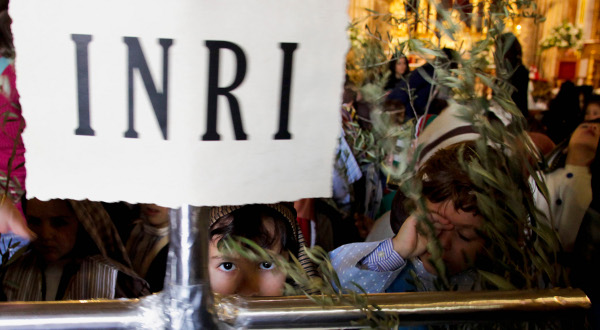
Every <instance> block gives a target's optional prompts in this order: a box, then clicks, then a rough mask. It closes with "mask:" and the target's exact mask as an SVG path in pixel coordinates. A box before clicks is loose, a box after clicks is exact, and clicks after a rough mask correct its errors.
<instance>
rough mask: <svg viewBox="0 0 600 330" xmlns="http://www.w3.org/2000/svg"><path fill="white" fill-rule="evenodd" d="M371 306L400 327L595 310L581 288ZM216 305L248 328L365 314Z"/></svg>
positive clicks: (301, 302)
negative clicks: (393, 317)
mask: <svg viewBox="0 0 600 330" xmlns="http://www.w3.org/2000/svg"><path fill="white" fill-rule="evenodd" d="M368 301H369V303H370V304H374V305H377V306H379V307H380V308H381V310H382V311H384V312H388V313H392V314H396V315H398V318H399V322H400V323H399V325H401V326H405V325H431V324H450V323H457V322H460V323H464V322H478V323H479V322H484V323H487V322H502V321H511V322H512V321H536V320H537V321H545V320H554V319H571V320H577V319H579V320H583V316H584V315H583V314H584V312H585V310H586V309H588V308H590V306H591V303H590V300H589V299H588V297H587V296H586V295H585V294H584V293H583V291H581V290H579V289H556V290H539V291H484V292H481V291H480V292H413V293H385V294H373V295H369V296H368ZM216 302H217V304H216V308H217V310H218V313H219V318H220V319H221V320H222V321H223V322H225V323H227V324H229V325H231V326H232V327H234V328H244V329H272V328H340V327H349V326H352V327H357V324H356V322H357V321H361V320H365V315H366V313H365V311H364V310H361V309H359V308H357V307H355V306H350V305H334V306H319V305H317V304H316V303H315V302H314V301H312V300H310V299H308V298H307V297H274V298H270V299H269V298H247V299H242V298H240V297H222V298H218V299H217V301H216Z"/></svg>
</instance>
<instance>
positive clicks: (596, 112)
mask: <svg viewBox="0 0 600 330" xmlns="http://www.w3.org/2000/svg"><path fill="white" fill-rule="evenodd" d="M598 118H600V105H598V104H597V103H590V104H589V105H588V107H587V108H586V109H585V118H584V120H586V121H587V120H594V119H598Z"/></svg>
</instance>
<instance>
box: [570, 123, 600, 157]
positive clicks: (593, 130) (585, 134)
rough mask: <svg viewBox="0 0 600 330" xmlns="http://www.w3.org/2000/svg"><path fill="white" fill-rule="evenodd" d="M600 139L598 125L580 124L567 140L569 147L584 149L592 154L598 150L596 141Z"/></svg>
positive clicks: (599, 126) (599, 127)
mask: <svg viewBox="0 0 600 330" xmlns="http://www.w3.org/2000/svg"><path fill="white" fill-rule="evenodd" d="M599 139H600V124H597V123H585V122H584V123H581V124H580V125H579V126H577V128H576V129H575V131H574V132H573V134H572V135H571V139H570V140H569V147H572V148H575V147H584V148H585V149H589V150H590V151H591V152H592V153H593V154H595V153H596V149H597V148H598V140H599Z"/></svg>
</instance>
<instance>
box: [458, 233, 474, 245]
mask: <svg viewBox="0 0 600 330" xmlns="http://www.w3.org/2000/svg"><path fill="white" fill-rule="evenodd" d="M457 233H458V237H460V239H462V240H463V241H465V242H467V243H468V242H471V241H474V240H476V239H477V238H478V237H479V236H478V235H477V233H476V232H474V231H471V230H458V231H457Z"/></svg>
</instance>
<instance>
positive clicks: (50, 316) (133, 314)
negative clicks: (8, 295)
mask: <svg viewBox="0 0 600 330" xmlns="http://www.w3.org/2000/svg"><path fill="white" fill-rule="evenodd" d="M161 300H162V299H161V298H159V296H158V295H153V296H149V297H145V298H143V299H129V300H100V301H91V300H90V301H52V302H10V303H2V304H0V329H99V328H114V329H151V328H154V329H158V328H161V327H162V328H164V325H165V324H166V322H165V320H164V317H163V316H162V315H161V313H160V312H159V311H158V310H156V308H155V306H160V303H161Z"/></svg>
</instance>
